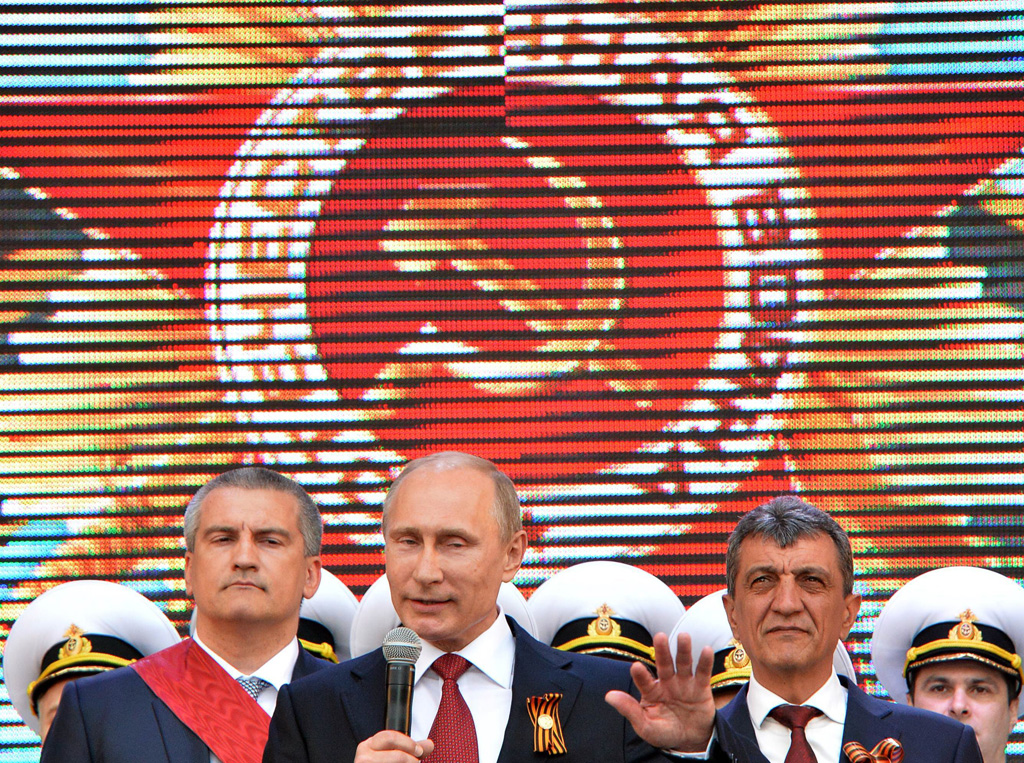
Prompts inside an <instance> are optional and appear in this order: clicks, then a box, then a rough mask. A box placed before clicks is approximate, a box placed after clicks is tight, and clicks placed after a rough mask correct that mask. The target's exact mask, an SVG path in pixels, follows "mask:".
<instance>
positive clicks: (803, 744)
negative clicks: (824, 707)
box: [768, 705, 821, 763]
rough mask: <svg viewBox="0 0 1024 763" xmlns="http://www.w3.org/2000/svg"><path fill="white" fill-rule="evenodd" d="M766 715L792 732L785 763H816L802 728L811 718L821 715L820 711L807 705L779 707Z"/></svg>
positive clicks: (816, 760)
mask: <svg viewBox="0 0 1024 763" xmlns="http://www.w3.org/2000/svg"><path fill="white" fill-rule="evenodd" d="M768 715H770V716H771V717H772V718H774V719H775V720H777V721H778V722H779V723H781V724H782V725H783V726H785V727H786V728H788V729H791V730H792V732H793V733H792V735H791V737H790V741H789V752H787V753H786V761H785V763H818V759H817V758H816V757H814V751H813V750H812V749H811V746H810V745H809V744H808V743H807V735H806V734H805V733H804V727H805V726H806V725H807V722H808V721H809V720H811V718H816V717H817V716H819V715H821V710H819V709H818V708H816V707H808V706H807V705H779V706H778V707H776V708H775V709H774V710H772V711H771V712H770V713H768Z"/></svg>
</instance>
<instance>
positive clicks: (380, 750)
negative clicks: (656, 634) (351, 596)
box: [263, 452, 662, 763]
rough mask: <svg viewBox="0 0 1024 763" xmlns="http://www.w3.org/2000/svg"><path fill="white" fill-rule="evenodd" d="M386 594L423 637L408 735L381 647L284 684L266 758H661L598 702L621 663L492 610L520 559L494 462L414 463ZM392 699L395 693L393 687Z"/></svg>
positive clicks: (513, 517) (398, 498) (390, 553)
mask: <svg viewBox="0 0 1024 763" xmlns="http://www.w3.org/2000/svg"><path fill="white" fill-rule="evenodd" d="M382 531H383V534H384V559H385V566H386V572H387V579H388V582H389V585H390V587H391V598H392V601H393V603H394V605H395V609H396V611H397V612H398V615H399V618H400V619H401V622H402V624H403V625H404V626H405V627H407V628H409V629H411V630H412V631H413V632H415V633H416V634H417V635H418V636H419V638H420V639H421V640H422V652H421V653H420V655H419V657H418V658H416V662H415V671H414V678H413V679H412V680H413V681H414V682H415V683H414V691H413V694H412V718H411V724H410V729H409V733H408V734H405V733H402V732H401V731H399V730H396V729H389V728H386V725H396V724H394V723H389V724H386V723H385V717H386V716H391V715H393V713H389V712H388V709H387V707H386V704H387V702H386V699H385V696H386V693H387V692H388V690H387V678H386V674H387V666H386V661H385V657H384V654H383V652H382V650H376V651H373V652H370V653H369V654H367V655H364V656H362V657H359V658H356V659H354V660H350V661H348V662H345V663H342V664H341V665H338V666H333V667H331V668H329V669H327V670H323V671H320V673H319V674H317V675H315V676H310V677H309V678H307V679H303V680H301V681H296V682H294V683H292V684H289V685H288V686H286V687H284V688H283V689H282V691H281V694H280V696H279V697H278V702H277V710H276V711H275V713H274V718H273V721H272V722H271V728H270V738H269V741H268V743H267V747H266V751H265V753H264V757H263V760H264V763H300V762H302V763H336V762H337V761H351V760H354V761H355V763H416V761H418V760H420V759H424V760H425V761H427V763H517V762H518V761H536V760H537V759H538V757H541V758H543V757H547V756H549V755H552V756H558V757H559V760H561V761H563V762H564V763H571V762H572V761H574V760H578V761H580V762H581V763H583V762H584V761H585V762H586V763H593V761H594V760H601V761H605V762H606V763H619V762H621V763H641V762H642V761H653V760H660V759H662V755H661V753H660V752H659V751H657V750H655V749H653V748H652V747H650V746H648V745H647V744H646V743H645V742H643V741H642V740H640V739H639V738H638V737H637V736H636V734H635V732H634V731H633V729H632V727H631V726H630V725H629V724H628V723H627V722H626V721H625V719H624V718H623V717H622V716H621V715H619V714H618V713H617V712H616V711H615V710H613V709H612V708H611V707H610V706H609V705H608V704H607V703H606V702H605V700H604V697H605V694H606V693H607V692H608V691H609V690H612V689H617V690H619V691H628V692H631V693H633V694H634V695H636V690H635V688H634V686H633V683H632V680H631V679H630V676H629V667H628V665H626V664H625V663H621V662H617V661H614V660H608V659H603V658H600V657H590V656H587V655H579V654H574V653H571V652H562V651H558V650H556V649H553V648H551V647H549V646H546V645H544V644H541V643H540V642H538V641H537V640H535V639H534V638H532V637H531V636H530V635H529V634H527V633H526V632H525V631H524V630H523V629H522V628H520V627H519V626H518V625H517V624H516V623H515V621H514V620H512V619H510V618H506V617H504V616H501V610H500V608H499V607H498V604H497V598H498V590H499V588H500V586H501V584H502V582H507V581H511V580H512V578H513V577H514V576H515V574H516V571H517V570H518V569H519V566H520V564H521V563H522V560H523V554H524V553H525V551H526V545H527V541H526V533H525V532H524V531H523V528H522V521H521V516H520V507H519V499H518V497H517V496H516V491H515V488H514V486H513V485H512V482H511V481H510V480H509V478H508V477H507V476H506V475H505V474H503V473H502V472H501V471H499V470H498V469H497V467H495V465H494V464H492V463H491V462H490V461H485V460H484V459H481V458H477V457H476V456H471V455H468V454H465V453H457V452H444V453H435V454H432V455H429V456H424V457H423V458H419V459H416V460H414V461H411V462H409V464H407V465H406V467H405V469H404V470H403V471H402V473H401V474H400V475H399V476H398V478H397V479H396V480H395V481H394V483H393V484H392V485H391V489H390V490H389V491H388V494H387V497H386V498H385V500H384V508H383V515H382ZM397 694H398V695H400V694H401V692H397Z"/></svg>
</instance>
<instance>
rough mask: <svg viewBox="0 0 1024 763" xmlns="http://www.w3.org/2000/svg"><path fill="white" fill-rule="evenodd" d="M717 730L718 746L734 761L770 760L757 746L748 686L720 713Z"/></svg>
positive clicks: (717, 718) (755, 762)
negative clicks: (748, 702)
mask: <svg viewBox="0 0 1024 763" xmlns="http://www.w3.org/2000/svg"><path fill="white" fill-rule="evenodd" d="M715 730H716V732H717V734H718V744H719V745H720V746H721V747H722V749H724V750H725V751H726V752H728V753H729V757H730V758H731V759H732V760H734V761H743V763H768V759H767V758H766V757H765V756H764V755H763V754H762V753H761V749H760V748H759V747H758V746H757V737H756V736H755V735H754V724H753V723H751V722H750V711H749V710H748V709H747V687H746V686H744V687H743V688H742V689H740V691H739V693H738V694H737V695H736V696H735V697H734V698H733V700H732V702H730V703H729V704H728V705H726V706H725V707H723V708H722V709H721V710H719V711H718V715H717V717H716V718H715Z"/></svg>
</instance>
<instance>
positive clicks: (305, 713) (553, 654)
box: [263, 620, 664, 763]
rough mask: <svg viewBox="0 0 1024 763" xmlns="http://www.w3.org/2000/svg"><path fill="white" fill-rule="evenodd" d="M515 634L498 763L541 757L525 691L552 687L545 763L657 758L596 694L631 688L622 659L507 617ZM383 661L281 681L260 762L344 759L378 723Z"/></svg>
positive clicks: (367, 658) (366, 660) (360, 661)
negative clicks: (552, 740)
mask: <svg viewBox="0 0 1024 763" xmlns="http://www.w3.org/2000/svg"><path fill="white" fill-rule="evenodd" d="M509 624H510V627H511V628H512V633H513V635H514V636H515V639H516V652H515V670H514V673H513V678H512V707H511V710H510V713H509V719H508V725H507V726H506V727H505V741H504V743H503V745H502V748H501V753H500V755H499V756H498V763H520V762H521V761H531V762H533V763H543V761H544V760H545V759H547V758H548V757H549V756H548V755H547V754H545V753H535V752H534V751H533V724H532V723H531V722H530V718H529V715H528V713H527V709H526V701H527V698H528V697H532V696H539V695H542V694H546V693H548V692H559V693H561V694H562V699H561V700H560V702H559V705H558V715H559V718H560V719H561V721H562V731H563V733H564V736H565V743H566V747H567V748H568V752H567V753H566V754H565V755H560V756H557V757H552V758H551V760H552V763H574V762H576V761H579V763H594V761H601V763H642V762H645V761H664V758H663V757H662V755H661V753H660V752H658V751H657V750H655V749H654V748H652V747H650V746H649V745H647V743H645V742H643V741H642V740H640V739H639V737H637V736H636V734H635V733H634V731H633V727H632V726H630V725H629V723H628V722H627V721H626V720H625V719H624V718H623V717H622V716H621V715H619V714H618V713H617V712H616V711H615V710H614V709H613V708H612V707H611V706H610V705H609V704H607V703H606V702H605V701H604V695H605V693H606V692H607V691H609V690H610V689H619V690H621V691H632V692H633V693H634V694H635V693H636V690H635V689H634V687H633V682H632V679H631V678H630V676H629V666H628V665H627V664H626V663H624V662H618V661H616V660H610V659H607V658H604V657H589V656H586V655H579V654H573V653H570V652H560V651H558V650H557V649H552V648H551V647H549V646H546V645H544V644H542V643H540V642H539V641H537V640H536V639H534V638H532V637H531V636H530V635H529V634H528V633H526V632H525V631H524V630H523V629H522V628H520V627H518V626H517V625H516V623H515V622H514V621H513V620H509ZM384 680H385V662H384V657H383V655H382V653H381V651H380V650H379V649H378V650H375V651H373V652H370V653H369V654H366V655H363V656H362V657H357V658H356V659H354V660H349V661H348V662H344V663H342V664H341V665H337V666H334V667H331V668H329V669H328V670H324V671H321V672H319V673H317V674H316V675H315V676H311V677H310V678H304V679H302V680H301V681H296V682H295V683H293V684H290V685H289V686H287V687H285V688H284V689H283V690H282V691H281V694H280V695H279V696H278V700H277V710H276V711H275V712H274V719H273V721H271V724H270V740H269V741H268V742H267V749H266V751H265V752H264V755H263V761H264V763H338V762H339V761H342V762H344V761H351V760H352V759H353V757H354V756H355V750H356V746H357V745H358V744H359V743H360V742H362V741H363V740H364V739H368V738H369V737H371V736H373V735H374V734H376V733H377V732H378V731H381V730H382V729H383V728H384Z"/></svg>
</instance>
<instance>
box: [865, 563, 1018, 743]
mask: <svg viewBox="0 0 1024 763" xmlns="http://www.w3.org/2000/svg"><path fill="white" fill-rule="evenodd" d="M1018 644H1024V588H1021V587H1020V585H1018V584H1017V583H1016V582H1014V581H1013V580H1011V579H1010V578H1008V577H1006V576H1004V575H1000V574H999V573H998V572H995V571H993V570H988V569H983V568H980V567H943V568H941V569H937V570H931V571H929V572H925V573H924V574H922V575H918V576H917V577H916V578H914V579H913V580H911V581H910V582H909V583H907V584H906V585H904V586H903V587H902V588H900V589H899V590H898V591H897V592H896V593H895V594H893V595H892V597H891V598H890V599H889V601H887V602H886V604H885V606H884V607H882V612H881V613H880V614H879V616H878V620H877V621H876V622H875V629H874V636H873V638H872V640H871V661H872V663H873V664H874V666H875V672H876V674H877V675H878V680H879V681H880V682H881V684H882V686H884V687H885V690H886V691H887V692H889V696H891V697H892V698H893V699H895V700H896V701H897V702H906V703H907V704H910V705H913V706H914V707H919V708H922V709H924V710H931V711H932V712H936V713H941V714H943V715H947V716H949V717H950V718H955V719H956V720H958V721H960V722H961V723H966V724H967V725H968V726H970V727H971V728H972V729H974V733H975V735H976V736H977V737H978V745H979V746H980V747H981V754H982V757H983V758H984V760H985V763H1005V761H1006V743H1007V741H1008V740H1009V736H1010V733H1011V732H1012V731H1013V727H1014V726H1015V725H1016V723H1017V719H1018V717H1019V715H1020V690H1021V682H1022V680H1024V665H1022V659H1021V654H1020V651H1021V650H1020V647H1018V646H1017V645H1018Z"/></svg>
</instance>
